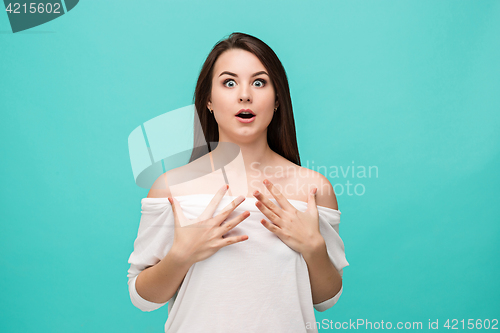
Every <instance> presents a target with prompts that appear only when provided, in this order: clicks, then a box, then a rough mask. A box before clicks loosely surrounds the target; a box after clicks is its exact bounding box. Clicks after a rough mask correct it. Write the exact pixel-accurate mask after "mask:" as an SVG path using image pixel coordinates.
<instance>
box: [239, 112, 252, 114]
mask: <svg viewBox="0 0 500 333" xmlns="http://www.w3.org/2000/svg"><path fill="white" fill-rule="evenodd" d="M240 114H251V113H250V112H247V111H243V112H240Z"/></svg>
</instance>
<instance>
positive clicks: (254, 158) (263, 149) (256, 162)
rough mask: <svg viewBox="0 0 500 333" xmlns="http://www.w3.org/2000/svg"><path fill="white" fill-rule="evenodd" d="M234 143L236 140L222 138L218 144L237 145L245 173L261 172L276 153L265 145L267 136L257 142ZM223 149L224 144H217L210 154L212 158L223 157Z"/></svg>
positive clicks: (270, 163) (270, 162)
mask: <svg viewBox="0 0 500 333" xmlns="http://www.w3.org/2000/svg"><path fill="white" fill-rule="evenodd" d="M235 141H236V140H230V139H228V138H224V137H222V138H221V139H220V140H219V142H231V143H234V144H236V145H238V147H239V149H240V154H241V156H242V158H243V161H244V165H245V170H247V172H248V171H249V170H260V171H262V170H263V169H264V168H265V167H266V166H268V165H272V164H273V160H274V156H275V154H276V153H275V152H273V151H272V150H271V148H270V147H269V144H268V143H267V135H261V136H260V137H259V138H258V139H257V140H254V141H249V142H240V141H238V142H235ZM226 147H227V146H226ZM225 149H226V148H224V144H219V145H218V146H217V148H216V149H214V150H213V152H212V153H213V155H214V156H224V155H223V154H224V150H225ZM219 154H220V155H219ZM235 171H236V170H235Z"/></svg>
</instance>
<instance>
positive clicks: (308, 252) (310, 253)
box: [302, 235, 327, 261]
mask: <svg viewBox="0 0 500 333" xmlns="http://www.w3.org/2000/svg"><path fill="white" fill-rule="evenodd" d="M324 253H327V251H326V243H325V239H324V238H323V236H321V235H319V237H317V238H316V239H314V240H312V241H311V243H310V244H309V246H308V247H307V248H306V249H305V250H304V251H303V252H302V256H303V257H304V259H305V260H306V261H308V260H310V259H312V258H315V257H318V256H319V255H321V254H324Z"/></svg>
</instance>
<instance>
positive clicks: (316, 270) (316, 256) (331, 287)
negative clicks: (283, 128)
mask: <svg viewBox="0 0 500 333" xmlns="http://www.w3.org/2000/svg"><path fill="white" fill-rule="evenodd" d="M318 176H319V181H318V182H317V183H316V186H317V188H318V191H317V193H316V204H317V205H318V206H323V207H327V208H331V209H335V210H338V203H337V198H336V196H335V191H334V190H333V187H332V185H331V184H330V182H329V181H328V179H327V178H326V177H324V176H323V175H321V174H318ZM302 256H303V257H304V260H305V261H306V263H307V267H308V270H309V280H310V282H311V291H312V296H313V304H318V303H321V302H324V301H326V300H329V299H331V298H333V297H334V296H336V295H338V296H340V294H339V293H340V291H341V290H342V276H341V275H340V274H339V272H338V271H337V268H336V267H335V266H334V265H333V263H332V261H331V260H330V257H329V256H328V252H327V250H326V244H325V240H324V239H323V237H321V238H320V240H319V241H318V242H317V243H316V244H313V245H312V246H311V248H310V250H309V251H307V252H305V253H303V254H302ZM335 301H336V300H335Z"/></svg>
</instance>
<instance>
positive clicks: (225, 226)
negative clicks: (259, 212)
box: [220, 211, 250, 236]
mask: <svg viewBox="0 0 500 333" xmlns="http://www.w3.org/2000/svg"><path fill="white" fill-rule="evenodd" d="M249 216H250V212H249V211H245V212H243V213H242V214H240V215H238V216H236V217H235V218H234V219H232V220H231V221H226V222H225V223H223V224H222V225H221V226H220V234H221V236H222V235H225V234H226V233H227V232H229V231H230V230H231V229H233V228H234V227H236V226H237V225H238V224H240V223H241V222H243V220H245V219H246V218H247V217H249Z"/></svg>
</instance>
